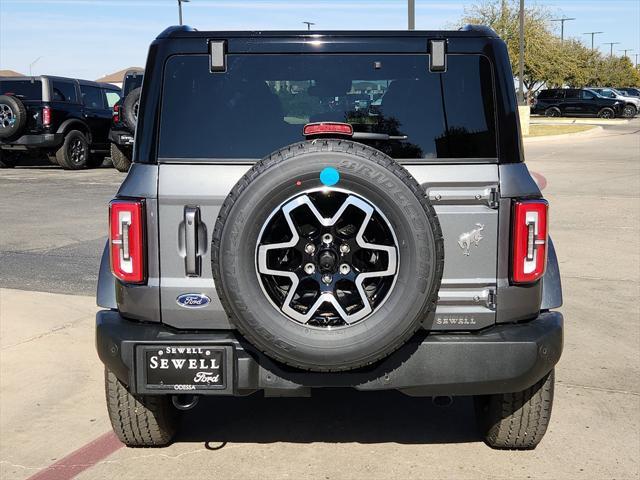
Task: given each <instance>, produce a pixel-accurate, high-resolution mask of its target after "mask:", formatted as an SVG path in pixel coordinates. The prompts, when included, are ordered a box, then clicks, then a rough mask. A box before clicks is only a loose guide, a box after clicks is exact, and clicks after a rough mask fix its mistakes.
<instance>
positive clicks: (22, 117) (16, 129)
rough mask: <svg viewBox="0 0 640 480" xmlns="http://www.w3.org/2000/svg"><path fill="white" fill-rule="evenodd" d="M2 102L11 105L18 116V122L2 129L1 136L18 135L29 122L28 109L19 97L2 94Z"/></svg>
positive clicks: (0, 99)
mask: <svg viewBox="0 0 640 480" xmlns="http://www.w3.org/2000/svg"><path fill="white" fill-rule="evenodd" d="M0 103H4V104H7V105H9V108H11V110H12V111H13V113H14V115H15V117H16V122H15V123H14V124H13V126H12V127H11V128H7V129H1V130H0V138H11V137H16V136H17V135H18V134H20V132H21V131H22V130H23V129H24V127H25V125H26V123H27V109H26V108H25V106H24V103H22V101H21V100H20V99H19V98H16V97H13V96H10V95H0Z"/></svg>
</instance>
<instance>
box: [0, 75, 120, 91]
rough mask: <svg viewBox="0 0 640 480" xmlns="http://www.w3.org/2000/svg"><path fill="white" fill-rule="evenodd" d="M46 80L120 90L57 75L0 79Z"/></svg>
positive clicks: (3, 78)
mask: <svg viewBox="0 0 640 480" xmlns="http://www.w3.org/2000/svg"><path fill="white" fill-rule="evenodd" d="M45 78H46V79H50V80H63V81H67V82H74V81H77V82H78V83H79V84H80V85H87V86H93V87H102V88H108V89H109V90H120V87H116V86H115V85H112V84H111V83H102V82H94V81H93V80H82V79H80V78H71V77H58V76H56V75H33V76H31V77H29V76H26V75H25V76H21V77H2V78H0V80H42V79H45Z"/></svg>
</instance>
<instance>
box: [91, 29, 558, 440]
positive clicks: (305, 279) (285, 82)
mask: <svg viewBox="0 0 640 480" xmlns="http://www.w3.org/2000/svg"><path fill="white" fill-rule="evenodd" d="M523 156H524V154H523V148H522V142H521V135H520V127H519V121H518V114H517V105H516V96H515V92H514V86H513V76H512V73H511V66H510V64H509V59H508V55H507V49H506V47H505V44H504V43H503V42H502V41H501V40H500V38H498V36H497V35H496V34H495V33H494V32H493V31H492V30H490V29H488V28H486V27H480V26H469V27H465V28H462V29H461V30H459V31H434V32H428V31H422V32H420V31H412V32H379V31H376V32H317V33H316V32H308V31H304V32H200V31H196V30H194V29H192V28H189V27H171V28H169V29H167V30H166V31H165V32H163V33H162V34H160V36H158V38H157V39H156V40H155V41H154V42H153V44H152V45H151V47H150V50H149V55H148V59H147V65H146V73H145V77H144V82H143V86H142V96H141V100H140V110H139V116H138V123H137V130H136V134H135V145H134V150H133V157H134V158H133V164H132V167H131V169H130V171H129V173H128V175H127V177H126V179H125V180H124V182H123V184H122V186H121V187H120V190H119V191H118V194H117V196H116V198H115V199H114V200H113V201H112V202H111V204H110V214H109V215H110V227H109V241H108V244H107V246H106V247H105V251H104V255H103V258H102V264H101V267H100V275H99V283H98V294H97V297H98V305H99V306H101V307H102V308H103V309H102V310H101V311H99V312H98V314H97V318H96V328H97V349H98V353H99V356H100V359H101V360H102V362H103V363H104V365H105V367H106V369H105V387H106V397H107V408H108V411H109V415H110V418H111V422H112V424H113V429H114V431H115V432H116V434H117V435H118V437H119V438H120V439H121V440H122V441H123V442H124V443H125V444H126V445H128V446H132V447H133V446H161V445H166V444H168V443H169V442H171V441H172V439H173V438H174V435H175V433H176V431H177V428H178V426H179V419H180V415H179V414H180V410H186V409H189V408H191V407H193V406H194V405H195V404H196V403H197V402H198V399H199V398H201V397H202V396H205V395H206V396H243V395H251V394H254V393H256V392H262V394H263V395H265V396H305V395H310V394H311V393H312V391H313V389H316V388H330V387H352V388H355V389H357V390H361V391H362V392H364V393H362V394H363V395H366V392H368V391H373V390H390V389H394V390H399V391H400V392H402V393H405V394H407V395H411V396H415V397H447V398H448V397H452V396H461V395H470V396H473V398H474V403H475V407H476V416H477V420H478V425H479V428H480V431H481V435H482V437H483V438H484V439H485V441H486V443H487V444H488V445H490V446H491V447H495V448H516V449H530V448H534V447H535V446H536V445H537V444H538V443H539V442H540V440H541V439H542V437H543V436H544V433H545V431H546V428H547V425H548V422H549V418H550V415H551V405H552V401H553V385H554V366H555V364H556V363H557V362H558V360H559V358H560V354H561V351H562V331H563V319H562V315H561V314H560V313H558V312H557V311H554V309H557V308H558V307H560V306H561V304H562V294H561V286H560V278H559V272H558V263H557V260H556V255H555V251H554V248H553V244H552V243H551V239H550V238H549V237H548V234H547V226H548V217H547V215H548V213H547V211H548V205H547V202H546V201H545V200H544V199H543V198H542V195H541V193H540V190H539V188H538V186H537V185H536V183H535V182H534V180H533V179H532V177H531V175H530V174H529V172H528V170H527V167H526V166H525V164H524V163H523V160H524V158H523ZM301 401H304V400H301Z"/></svg>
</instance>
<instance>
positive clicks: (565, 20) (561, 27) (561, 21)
mask: <svg viewBox="0 0 640 480" xmlns="http://www.w3.org/2000/svg"><path fill="white" fill-rule="evenodd" d="M569 20H575V18H569V17H565V16H564V15H563V16H562V18H554V19H552V20H551V21H552V22H560V43H564V22H568V21H569Z"/></svg>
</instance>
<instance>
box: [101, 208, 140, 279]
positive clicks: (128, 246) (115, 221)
mask: <svg viewBox="0 0 640 480" xmlns="http://www.w3.org/2000/svg"><path fill="white" fill-rule="evenodd" d="M109 246H110V249H109V251H110V254H111V271H112V272H113V274H114V275H115V276H116V277H117V278H119V279H120V280H122V281H123V282H126V283H144V282H145V281H146V272H145V246H144V203H143V202H142V200H113V201H112V202H111V203H110V204H109Z"/></svg>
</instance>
